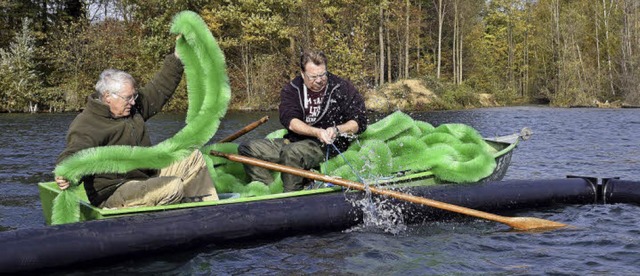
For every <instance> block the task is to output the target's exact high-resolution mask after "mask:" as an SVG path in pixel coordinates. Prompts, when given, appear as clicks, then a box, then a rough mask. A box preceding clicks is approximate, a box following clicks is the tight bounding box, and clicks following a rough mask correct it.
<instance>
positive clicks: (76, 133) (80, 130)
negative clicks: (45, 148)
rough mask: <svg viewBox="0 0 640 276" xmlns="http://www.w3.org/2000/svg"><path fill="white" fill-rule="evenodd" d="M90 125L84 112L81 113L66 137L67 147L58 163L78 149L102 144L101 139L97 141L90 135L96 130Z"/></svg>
mask: <svg viewBox="0 0 640 276" xmlns="http://www.w3.org/2000/svg"><path fill="white" fill-rule="evenodd" d="M90 126H91V125H90V124H88V123H87V122H86V121H85V120H84V115H83V114H80V115H79V116H78V118H76V120H74V121H73V122H72V123H71V126H69V131H68V133H67V137H66V147H65V149H64V150H63V151H62V152H61V153H60V155H58V159H56V165H57V164H60V162H62V161H63V160H64V159H65V158H67V157H69V156H71V155H73V154H74V153H76V152H78V151H81V150H83V149H87V148H93V147H97V146H99V145H100V141H97V140H96V139H95V137H94V136H92V135H89V133H92V132H94V130H92V129H91V128H90Z"/></svg>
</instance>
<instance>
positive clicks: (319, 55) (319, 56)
mask: <svg viewBox="0 0 640 276" xmlns="http://www.w3.org/2000/svg"><path fill="white" fill-rule="evenodd" d="M309 62H313V64H315V65H323V64H324V66H327V56H325V55H324V53H323V52H322V51H314V50H305V51H304V52H302V54H301V55H300V69H302V72H304V66H305V65H307V63H309Z"/></svg>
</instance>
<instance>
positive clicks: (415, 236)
mask: <svg viewBox="0 0 640 276" xmlns="http://www.w3.org/2000/svg"><path fill="white" fill-rule="evenodd" d="M74 115H75V114H36V115H28V114H0V127H1V128H2V130H3V133H2V134H1V136H0V156H1V157H0V231H2V230H10V229H21V228H29V227H40V226H41V225H43V221H44V219H43V217H42V214H41V210H40V203H39V198H38V191H37V183H38V182H42V181H50V180H51V179H52V178H53V175H52V173H51V171H52V170H53V163H54V162H55V158H56V156H57V154H58V153H59V152H60V151H61V150H62V149H63V147H64V135H65V132H66V130H67V127H68V125H69V123H70V122H71V120H72V119H73V117H74ZM264 115H271V118H272V119H271V120H270V121H269V122H268V123H267V124H265V125H263V126H261V127H260V128H259V129H257V130H255V131H253V132H251V133H250V134H248V135H247V136H246V137H242V138H240V139H239V141H242V140H244V139H250V138H256V137H263V136H264V135H266V134H267V133H269V132H271V131H273V130H275V129H276V128H279V127H280V126H279V123H278V121H277V114H276V113H273V112H271V113H262V112H233V113H230V114H228V115H227V117H226V118H225V120H224V121H223V122H222V124H221V127H220V130H219V131H218V133H217V134H216V136H215V137H214V138H213V139H212V142H213V141H216V140H218V139H221V138H223V137H226V136H227V135H229V134H231V133H233V132H234V131H235V130H238V129H240V128H242V127H243V126H244V125H246V124H248V123H250V122H252V121H254V120H257V119H258V118H260V117H262V116H264ZM382 115H383V114H372V115H371V118H372V120H375V119H377V118H380V117H381V116H382ZM411 115H412V117H414V118H416V119H420V120H424V121H427V122H430V123H432V124H433V125H436V126H437V125H439V124H443V123H465V124H468V125H470V126H472V127H474V128H476V129H477V130H478V131H479V132H480V133H481V134H482V135H483V136H486V137H490V136H498V135H505V134H511V133H516V132H518V131H519V130H520V129H521V128H523V127H529V128H531V129H532V130H533V132H534V134H533V137H532V138H531V139H530V140H528V141H525V142H523V143H521V144H520V146H519V147H518V148H517V149H516V151H515V153H514V155H513V159H512V164H511V166H510V168H509V171H508V172H507V174H506V176H505V179H557V178H563V177H565V176H566V175H584V176H594V177H621V178H622V179H626V180H634V181H640V178H639V177H638V176H637V172H638V171H639V169H640V145H639V143H638V141H639V140H638V137H640V110H636V109H558V108H547V107H508V108H488V109H476V110H466V111H442V112H423V113H412V114H411ZM183 122H184V115H180V114H161V115H158V116H156V117H155V118H153V119H151V120H150V121H149V126H150V131H151V133H152V140H153V141H154V142H155V143H157V142H160V141H162V140H164V139H166V138H168V137H171V136H172V135H173V134H174V133H175V132H177V131H178V130H179V129H180V128H182V126H183ZM497 192H499V191H497ZM508 215H512V216H531V217H539V218H545V219H549V220H554V221H560V222H564V223H568V224H571V225H574V226H576V227H577V228H576V229H571V230H559V231H550V232H543V233H521V232H514V231H510V230H509V229H508V227H506V226H504V225H500V224H497V223H493V222H486V221H482V220H476V219H463V220H455V221H447V222H429V223H425V224H420V225H408V227H407V228H406V230H403V231H400V233H399V234H396V235H393V234H390V233H388V232H385V231H383V230H381V229H379V228H375V227H362V226H360V227H356V228H354V229H349V230H345V231H342V232H331V233H315V234H307V235H299V236H292V237H287V238H283V239H277V240H267V241H257V242H256V241H251V242H246V243H239V244H236V245H233V246H230V247H225V248H218V247H216V246H214V245H210V246H208V247H207V246H205V247H202V248H198V249H194V250H191V251H183V252H174V253H171V254H168V253H164V254H155V255H152V256H149V257H148V258H136V259H127V260H120V261H118V262H117V263H113V262H111V263H107V264H103V265H101V266H95V267H92V268H86V267H85V268H82V269H77V270H63V271H59V273H60V274H61V275H62V274H65V275H66V274H76V275H83V274H92V275H94V274H104V275H113V274H140V273H145V274H161V275H193V274H200V275H208V274H216V275H235V274H251V275H282V274H303V273H313V274H336V275H350V274H353V275H430V274H438V275H441V274H445V275H450V274H453V275H468V274H471V275H474V274H475V275H479V274H482V275H486V274H492V275H535V274H557V275H638V274H639V273H640V267H639V266H638V263H640V230H639V229H640V227H639V226H640V207H638V206H636V205H629V204H615V205H566V206H558V207H553V208H548V209H541V210H521V211H518V212H515V213H509V214H508ZM2 250H4V249H2Z"/></svg>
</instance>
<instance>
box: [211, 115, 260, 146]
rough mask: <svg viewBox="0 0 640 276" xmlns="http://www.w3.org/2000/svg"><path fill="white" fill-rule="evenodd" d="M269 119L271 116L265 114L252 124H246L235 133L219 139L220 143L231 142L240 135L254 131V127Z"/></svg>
mask: <svg viewBox="0 0 640 276" xmlns="http://www.w3.org/2000/svg"><path fill="white" fill-rule="evenodd" d="M267 121H269V116H264V117H262V118H260V120H257V121H255V122H253V123H251V124H248V125H247V126H245V127H244V128H242V129H241V130H238V131H236V132H235V133H234V134H231V135H229V136H227V137H226V138H224V139H222V140H220V141H218V143H226V142H231V141H233V140H235V139H238V137H240V136H242V135H245V134H246V133H247V132H249V131H252V130H253V129H254V128H256V127H258V126H260V125H261V124H264V123H266V122H267Z"/></svg>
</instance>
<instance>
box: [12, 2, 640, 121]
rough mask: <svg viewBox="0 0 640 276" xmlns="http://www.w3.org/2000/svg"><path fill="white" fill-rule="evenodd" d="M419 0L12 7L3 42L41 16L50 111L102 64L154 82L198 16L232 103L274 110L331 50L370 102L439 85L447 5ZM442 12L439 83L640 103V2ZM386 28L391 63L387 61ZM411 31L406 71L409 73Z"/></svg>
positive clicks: (85, 87) (80, 99) (83, 88)
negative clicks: (301, 57)
mask: <svg viewBox="0 0 640 276" xmlns="http://www.w3.org/2000/svg"><path fill="white" fill-rule="evenodd" d="M409 2H410V6H409V12H408V13H407V12H406V9H405V8H406V1H404V0H385V1H373V0H364V1H363V0H361V1H357V0H337V1H315V2H313V1H311V2H310V1H301V0H267V1H260V0H240V1H229V0H175V1H161V0H150V1H142V0H116V1H115V2H113V5H114V6H118V7H120V8H121V11H122V16H121V17H116V18H113V17H112V18H111V19H106V20H104V19H101V20H96V21H92V22H90V21H88V20H85V19H84V18H83V16H79V15H78V14H77V11H78V7H79V6H78V3H79V1H60V0H52V1H46V2H42V3H41V2H38V1H35V2H34V1H4V2H0V7H1V9H0V30H1V31H2V32H0V48H2V49H4V51H5V52H6V53H9V52H10V50H9V49H8V45H9V42H10V41H14V38H15V37H17V36H16V35H15V34H16V33H19V32H20V29H21V23H20V22H21V19H22V18H23V17H28V18H32V19H33V20H34V23H33V24H32V28H31V29H32V32H33V33H32V35H33V37H35V45H36V46H38V47H40V48H41V49H42V50H41V51H36V54H35V58H34V59H33V60H34V61H37V64H35V67H32V68H31V70H32V72H33V73H34V74H35V75H36V76H38V78H39V79H42V80H43V82H42V86H43V87H45V88H46V89H45V90H44V91H46V93H44V92H39V93H40V94H38V93H36V90H33V91H34V93H33V95H32V96H33V97H35V98H36V99H38V100H37V102H38V103H39V105H41V106H42V105H44V106H43V108H46V107H47V106H49V107H55V109H56V110H78V109H80V108H81V107H82V105H83V103H84V99H85V97H86V96H87V95H88V94H89V93H91V92H92V91H93V89H92V87H93V84H94V82H95V78H96V76H97V75H98V74H99V73H100V71H102V70H103V69H106V68H108V67H115V68H118V69H122V70H125V71H128V72H129V73H131V74H132V75H133V76H134V77H136V78H137V79H138V80H139V82H140V83H144V82H146V81H147V80H149V79H150V78H151V77H152V75H151V74H152V72H154V69H156V68H155V67H156V66H157V64H158V63H159V61H160V60H162V57H163V56H164V55H165V54H167V53H170V52H171V51H172V48H173V45H174V43H175V37H174V36H172V35H171V34H169V33H168V32H167V30H168V28H169V22H170V21H171V19H172V18H173V16H174V15H175V14H176V13H177V12H178V11H181V10H192V11H194V12H196V13H199V14H200V15H201V16H202V17H203V19H204V20H205V22H206V24H207V25H208V27H209V28H210V29H211V31H212V32H213V33H214V34H215V35H216V36H217V37H219V38H220V39H219V42H220V46H221V48H222V49H223V51H224V52H225V54H226V57H227V64H228V72H229V79H230V83H231V86H232V87H233V94H232V97H233V98H232V102H233V106H234V107H235V108H247V107H248V108H260V109H266V108H275V107H276V105H277V104H276V103H277V102H278V94H279V91H280V89H281V87H282V86H283V85H284V84H286V83H287V82H288V81H289V80H290V79H291V78H292V77H294V76H295V75H296V74H298V71H299V68H298V65H297V62H298V54H299V52H300V50H302V49H306V48H314V49H320V50H324V51H325V53H326V54H327V55H328V57H329V70H330V71H331V72H333V73H335V74H337V75H340V76H342V77H344V78H347V79H350V80H351V81H352V82H353V83H354V85H355V86H356V87H357V88H358V89H360V91H361V92H362V93H363V94H366V93H367V90H368V89H375V88H376V86H377V85H378V84H379V83H381V82H380V80H379V79H378V78H379V77H380V70H382V71H383V72H384V82H385V83H390V82H394V81H396V80H398V79H401V78H408V77H414V78H420V79H423V78H429V77H431V78H434V76H435V75H436V68H437V66H436V65H437V63H436V59H437V47H438V43H439V41H438V20H437V19H438V18H437V14H438V13H437V10H436V6H434V5H433V3H432V2H429V1H409ZM44 3H46V4H47V5H48V6H45V5H44ZM454 3H456V4H457V9H454V6H453V5H454ZM444 4H445V7H444V9H445V19H444V25H443V29H442V31H443V33H442V34H443V37H442V41H440V42H441V45H442V47H443V48H442V59H443V60H442V68H441V77H440V79H438V81H442V82H449V81H451V82H454V83H456V84H459V83H466V86H468V87H470V88H471V90H472V91H473V93H489V94H493V95H494V96H495V98H496V99H497V100H499V101H501V102H503V103H509V102H513V101H523V100H526V99H536V100H540V99H543V100H545V99H546V100H550V101H551V102H552V104H554V105H563V106H564V105H572V104H581V103H588V102H593V101H594V100H595V99H598V100H600V101H605V100H610V101H612V100H615V99H625V100H627V101H631V102H633V101H636V102H637V101H638V100H637V99H640V92H638V89H637V87H638V85H640V78H638V73H637V72H640V66H639V65H638V64H640V54H638V53H640V45H639V44H638V43H635V42H636V41H638V40H639V37H640V33H638V32H637V31H635V27H636V26H635V25H634V23H633V22H638V21H640V6H638V5H637V4H635V2H634V1H622V0H612V1H605V2H602V1H595V2H594V1H590V0H576V1H560V0H543V1H525V0H492V1H480V0H472V1H444ZM51 7H53V8H51ZM381 10H382V11H383V18H380V11H381ZM456 11H457V13H456ZM74 14H75V16H74ZM456 14H457V16H456ZM407 15H408V16H409V22H408V25H407V23H406V21H405V20H406V18H407ZM455 18H457V19H458V21H455V22H457V25H456V24H454V23H455V22H454V19H455ZM380 27H382V31H383V43H384V44H383V45H382V46H383V49H384V52H385V53H384V55H385V56H384V62H385V66H384V68H380V64H379V62H380V57H379V54H380V45H379V43H380V40H379V37H378V31H379V28H380ZM406 27H409V32H408V33H407V32H406ZM454 31H455V32H454ZM454 34H457V35H458V36H459V37H460V39H462V40H461V43H462V45H459V46H461V55H462V57H461V60H457V62H458V63H461V65H462V66H461V67H462V72H461V74H462V81H458V80H457V79H456V80H455V81H454V79H453V76H454V74H453V72H452V71H453V70H452V69H454V68H453V66H454V65H455V64H454V61H453V57H454V56H455V55H454V53H453V36H454ZM406 36H409V37H408V38H409V47H408V54H409V60H408V65H409V73H408V76H404V75H405V74H404V65H405V62H406V61H405V60H404V59H405V51H406V50H407V49H406V48H405V45H404V42H405V37H406ZM4 70H5V73H4V75H3V76H4V77H3V79H0V81H2V83H3V85H5V86H6V83H8V82H9V81H8V80H7V78H6V75H7V74H8V73H6V72H7V71H11V70H8V69H6V67H5V69H4ZM11 74H14V75H17V73H13V72H12V73H11ZM20 76H24V77H25V78H26V79H25V81H26V83H34V82H30V81H28V80H29V77H32V76H33V75H28V74H27V75H25V74H22V75H20ZM21 78H22V77H21ZM3 87H4V86H3ZM432 89H434V90H436V93H438V94H439V92H437V88H432ZM447 90H449V91H450V93H449V94H451V95H450V96H449V97H448V98H449V99H451V100H453V101H454V102H458V103H460V104H462V103H464V102H465V101H466V100H465V99H464V98H465V97H466V96H465V95H464V94H465V93H462V92H461V90H467V88H460V89H456V88H447ZM1 93H4V94H10V95H8V96H6V97H10V98H11V97H12V98H11V100H9V99H8V98H7V101H5V102H3V104H4V105H5V108H4V110H5V111H6V110H9V109H7V107H6V106H9V105H11V108H10V109H11V110H12V111H21V110H23V109H24V108H25V107H26V105H27V104H26V103H25V102H20V101H18V100H16V99H14V98H16V96H15V95H14V94H11V93H13V92H1ZM42 93H44V94H42ZM443 102H444V101H443ZM187 103H188V99H187V94H186V88H185V86H184V84H183V85H181V86H180V89H179V90H178V92H177V93H176V94H175V95H174V98H173V99H172V100H171V101H170V103H169V104H168V105H167V106H166V107H165V108H166V109H168V110H175V111H185V110H186V109H187ZM636 104H637V103H636ZM435 105H439V106H440V108H458V107H460V105H458V104H441V103H436V104H435Z"/></svg>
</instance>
